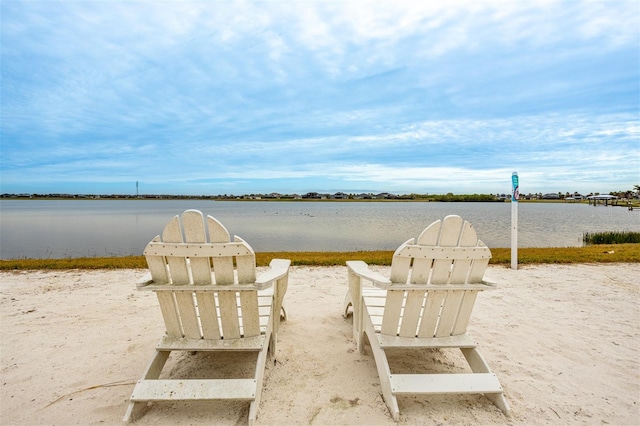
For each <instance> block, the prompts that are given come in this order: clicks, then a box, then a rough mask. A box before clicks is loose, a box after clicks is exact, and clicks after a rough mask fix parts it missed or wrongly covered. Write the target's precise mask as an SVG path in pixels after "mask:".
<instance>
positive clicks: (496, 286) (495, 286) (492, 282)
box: [482, 278, 498, 288]
mask: <svg viewBox="0 0 640 426" xmlns="http://www.w3.org/2000/svg"><path fill="white" fill-rule="evenodd" d="M482 284H484V285H488V286H489V287H493V288H498V283H497V282H495V281H491V280H488V279H486V278H483V279H482Z"/></svg>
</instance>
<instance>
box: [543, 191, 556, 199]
mask: <svg viewBox="0 0 640 426" xmlns="http://www.w3.org/2000/svg"><path fill="white" fill-rule="evenodd" d="M542 199H543V200H559V199H560V196H559V195H558V194H554V193H549V194H544V195H543V196H542Z"/></svg>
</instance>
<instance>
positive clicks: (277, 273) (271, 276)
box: [256, 259, 291, 290]
mask: <svg viewBox="0 0 640 426" xmlns="http://www.w3.org/2000/svg"><path fill="white" fill-rule="evenodd" d="M290 264H291V261H290V260H289V259H273V260H272V261H271V262H270V263H269V269H268V270H266V271H265V272H263V273H262V274H260V276H258V278H256V287H257V288H258V290H263V289H265V288H267V287H269V286H270V285H271V284H272V283H273V282H274V281H277V280H279V279H280V278H282V277H285V276H286V275H287V274H288V273H289V265H290Z"/></svg>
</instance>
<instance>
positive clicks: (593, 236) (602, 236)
mask: <svg viewBox="0 0 640 426" xmlns="http://www.w3.org/2000/svg"><path fill="white" fill-rule="evenodd" d="M582 241H584V243H585V244H587V245H590V244H628V243H634V244H635V243H640V232H631V231H620V232H616V231H612V232H585V233H584V234H583V235H582Z"/></svg>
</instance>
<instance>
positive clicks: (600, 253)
mask: <svg viewBox="0 0 640 426" xmlns="http://www.w3.org/2000/svg"><path fill="white" fill-rule="evenodd" d="M491 254H492V258H491V261H490V263H491V264H493V265H509V264H510V263H511V249H509V248H492V249H491ZM392 256H393V251H356V252H258V253H256V263H257V265H258V266H266V265H268V264H269V262H270V261H271V259H274V258H280V259H291V263H292V264H293V265H296V266H344V264H345V262H346V261H347V260H363V261H365V262H367V263H369V264H372V265H387V266H388V265H390V264H391V258H392ZM610 262H630V263H640V244H605V245H589V246H584V247H548V248H526V247H522V248H520V249H519V250H518V264H520V265H526V264H543V263H610ZM146 267H147V262H146V261H145V258H144V257H143V256H129V257H85V258H72V259H15V260H0V270H4V271H11V270H13V271H20V270H41V269H140V268H142V269H145V268H146Z"/></svg>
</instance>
